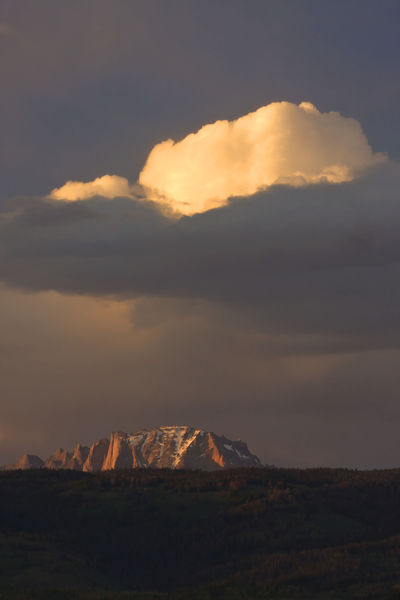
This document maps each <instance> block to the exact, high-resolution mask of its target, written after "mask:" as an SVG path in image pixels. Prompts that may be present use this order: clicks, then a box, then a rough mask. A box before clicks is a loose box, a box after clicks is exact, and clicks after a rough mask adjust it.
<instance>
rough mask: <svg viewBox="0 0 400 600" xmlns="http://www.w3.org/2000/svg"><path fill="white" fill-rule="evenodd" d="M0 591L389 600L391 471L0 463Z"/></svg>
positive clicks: (394, 511) (392, 583)
mask: <svg viewBox="0 0 400 600" xmlns="http://www.w3.org/2000/svg"><path fill="white" fill-rule="evenodd" d="M0 530H1V534H0V598H2V599H7V600H8V599H10V600H31V599H32V600H33V599H35V600H44V599H51V600H61V599H65V600H74V599H75V600H78V599H79V600H80V599H81V600H84V599H90V600H101V599H104V600H113V599H117V600H128V599H132V600H133V599H137V600H139V599H141V600H145V599H146V600H150V599H152V598H157V599H159V600H167V599H168V600H171V599H173V600H175V599H177V600H190V599H196V600H206V599H209V600H211V599H224V600H228V599H229V600H235V599H239V598H240V599H242V600H245V599H253V598H254V599H260V600H261V599H270V600H277V599H289V598H299V599H300V598H301V599H304V600H306V599H307V600H311V599H320V600H322V599H324V600H325V599H335V600H346V599H349V600H350V599H351V600H353V599H372V598H376V599H379V600H389V599H390V600H394V599H399V598H400V470H390V471H373V472H357V471H347V470H329V469H317V470H315V469H313V470H304V471H301V470H281V469H235V470H230V471H218V472H209V473H206V472H200V471H195V472H193V471H173V470H163V469H161V470H150V469H136V470H133V471H132V470H130V471H109V472H101V473H95V474H93V473H82V472H78V471H63V470H57V471H54V470H53V471H51V470H46V469H40V470H32V471H29V470H28V471H10V472H3V473H0Z"/></svg>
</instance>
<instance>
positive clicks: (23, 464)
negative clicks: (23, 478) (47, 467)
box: [5, 454, 44, 471]
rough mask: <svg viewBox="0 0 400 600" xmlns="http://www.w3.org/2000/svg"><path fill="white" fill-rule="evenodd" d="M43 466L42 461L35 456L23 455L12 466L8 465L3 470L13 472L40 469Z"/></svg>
mask: <svg viewBox="0 0 400 600" xmlns="http://www.w3.org/2000/svg"><path fill="white" fill-rule="evenodd" d="M43 466H44V462H43V460H42V459H41V458H40V456H36V455H35V454H23V455H22V456H21V458H20V459H19V460H17V462H15V463H13V464H12V465H8V466H7V467H5V470H6V471H8V470H14V469H24V470H25V469H41V468H42V467H43Z"/></svg>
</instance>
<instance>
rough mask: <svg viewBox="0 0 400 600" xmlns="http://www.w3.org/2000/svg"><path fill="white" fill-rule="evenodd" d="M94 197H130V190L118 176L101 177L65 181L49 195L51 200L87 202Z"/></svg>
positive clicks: (125, 181)
mask: <svg viewBox="0 0 400 600" xmlns="http://www.w3.org/2000/svg"><path fill="white" fill-rule="evenodd" d="M94 196H102V197H103V198H109V199H112V198H116V197H119V196H121V197H127V198H131V197H132V188H131V186H130V184H129V182H128V180H127V179H126V178H125V177H119V175H103V177H97V179H94V180H93V181H88V182H83V181H67V182H66V183H65V184H64V185H63V186H61V187H59V188H55V189H54V190H52V191H51V192H50V194H49V198H50V199H51V200H65V201H69V202H74V201H75V200H87V199H89V198H93V197H94Z"/></svg>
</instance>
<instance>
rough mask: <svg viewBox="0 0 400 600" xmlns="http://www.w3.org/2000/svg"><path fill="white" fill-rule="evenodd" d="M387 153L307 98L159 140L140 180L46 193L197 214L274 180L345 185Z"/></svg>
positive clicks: (353, 124) (105, 179) (103, 181)
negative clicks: (181, 136) (124, 199)
mask: <svg viewBox="0 0 400 600" xmlns="http://www.w3.org/2000/svg"><path fill="white" fill-rule="evenodd" d="M385 159H386V157H385V155H383V154H381V153H374V152H373V151H372V149H371V147H370V146H369V144H368V141H367V138H366V136H365V134H364V133H363V131H362V129H361V126H360V124H359V123H358V121H356V120H355V119H352V118H347V117H343V116H342V115H340V114H339V113H338V112H329V113H321V112H320V111H319V110H318V109H317V108H316V107H315V106H314V105H313V104H311V103H310V102H302V103H301V104H299V105H296V104H293V103H290V102H273V103H271V104H268V105H267V106H263V107H261V108H259V109H258V110H257V111H255V112H252V113H249V114H247V115H245V116H243V117H240V118H238V119H236V120H234V121H216V122H215V123H212V124H209V125H204V127H202V128H201V129H199V131H197V132H196V133H191V134H190V135H188V136H186V137H185V138H184V139H183V140H181V141H178V142H174V141H173V140H171V139H170V140H166V141H164V142H161V143H160V144H157V145H156V146H154V148H153V149H152V150H151V152H150V154H149V156H148V158H147V161H146V163H145V166H144V168H143V170H142V171H141V173H140V175H139V181H138V184H139V185H138V184H130V183H129V181H128V179H126V178H125V177H120V176H118V175H103V176H102V177H98V178H97V179H94V180H93V181H88V182H81V181H67V182H66V183H65V184H64V185H63V186H61V187H59V188H55V189H53V190H52V191H51V193H50V194H49V196H48V198H49V199H51V200H62V201H66V202H74V201H76V200H87V199H89V198H92V197H94V196H101V197H103V198H108V199H112V198H116V197H127V198H131V199H139V200H142V201H151V202H153V203H155V204H156V205H157V206H158V207H159V209H160V210H161V211H162V212H164V213H167V214H169V215H175V216H180V215H193V214H196V213H201V212H205V211H208V210H210V209H212V208H216V207H219V206H224V205H225V204H227V202H228V200H229V198H232V197H240V196H251V195H253V194H255V193H257V192H259V191H261V190H265V189H267V188H268V187H270V186H272V185H276V184H285V185H289V186H295V187H301V186H305V185H312V184H315V183H321V182H325V183H331V184H337V183H343V182H347V181H351V180H352V179H354V178H356V177H358V176H359V175H361V174H362V173H363V172H364V171H365V170H366V169H368V168H369V167H371V166H373V165H376V164H378V163H380V162H383V161H384V160H385Z"/></svg>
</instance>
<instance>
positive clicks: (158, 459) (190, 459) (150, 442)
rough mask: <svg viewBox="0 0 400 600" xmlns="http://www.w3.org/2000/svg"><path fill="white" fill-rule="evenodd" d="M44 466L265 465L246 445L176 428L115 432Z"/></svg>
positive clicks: (56, 455)
mask: <svg viewBox="0 0 400 600" xmlns="http://www.w3.org/2000/svg"><path fill="white" fill-rule="evenodd" d="M25 456H28V455H25ZM36 458H38V457H36ZM21 460H22V459H21ZM39 460H40V459H39ZM19 462H21V461H19ZM41 462H42V464H43V461H41ZM15 464H18V463H15ZM44 466H45V467H46V468H48V469H75V470H79V471H107V470H111V469H134V468H137V467H150V468H154V469H161V468H169V469H202V470H205V471H212V470H216V469H226V468H235V467H261V466H262V465H261V462H260V461H259V459H258V458H257V456H255V455H254V454H251V452H249V449H248V447H247V445H246V444H245V442H242V441H232V440H229V439H227V438H225V437H224V436H218V435H216V434H215V433H210V432H208V431H204V430H203V429H195V428H193V427H188V426H177V425H174V426H166V427H157V428H156V429H151V430H142V431H137V432H136V433H133V434H127V433H124V432H119V431H117V432H113V433H112V434H111V436H110V439H102V440H99V441H98V442H96V443H94V444H93V445H92V446H91V447H90V448H88V447H86V446H81V445H80V444H78V445H77V446H76V447H75V449H74V451H73V452H68V451H67V450H63V449H62V448H59V449H58V450H57V451H56V452H55V453H54V454H53V455H52V456H50V457H49V458H48V459H47V460H46V462H45V463H44ZM8 468H23V467H12V466H11V467H8ZM25 468H37V467H25Z"/></svg>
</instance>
